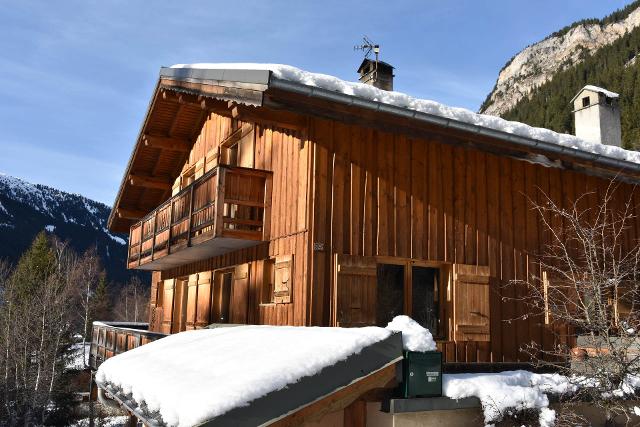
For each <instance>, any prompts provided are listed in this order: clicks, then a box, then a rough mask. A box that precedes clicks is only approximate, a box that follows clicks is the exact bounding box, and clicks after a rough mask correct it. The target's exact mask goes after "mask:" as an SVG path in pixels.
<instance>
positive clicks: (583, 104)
mask: <svg viewBox="0 0 640 427" xmlns="http://www.w3.org/2000/svg"><path fill="white" fill-rule="evenodd" d="M590 103H591V102H590V101H589V97H588V96H585V97H584V98H582V108H584V107H588V106H589V105H590Z"/></svg>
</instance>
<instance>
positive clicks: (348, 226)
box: [309, 119, 640, 362]
mask: <svg viewBox="0 0 640 427" xmlns="http://www.w3.org/2000/svg"><path fill="white" fill-rule="evenodd" d="M309 132H310V133H309V139H310V140H311V141H312V142H313V144H314V148H313V150H314V154H315V156H314V171H313V172H314V174H313V185H314V187H313V206H314V208H313V226H314V229H313V231H312V242H313V244H315V245H316V246H318V247H323V249H322V250H316V251H314V252H313V254H312V257H311V258H312V265H313V271H312V273H311V274H312V277H313V280H312V283H311V295H310V297H311V298H312V304H311V306H310V311H311V313H310V319H311V323H312V324H318V325H327V324H331V320H332V319H334V320H335V316H334V313H332V312H331V310H332V306H331V304H330V303H329V302H330V301H331V300H332V299H331V292H332V281H331V278H332V277H333V276H334V272H333V271H332V269H333V268H334V267H333V263H332V262H331V259H332V258H331V257H332V255H333V254H335V253H338V254H351V255H365V256H371V255H377V256H397V257H406V258H415V259H420V260H428V261H442V262H449V263H461V264H470V265H479V266H488V267H489V271H490V274H491V292H490V301H491V323H490V328H491V340H490V342H488V343H473V342H467V343H463V344H461V347H460V348H457V347H455V344H453V343H442V344H441V347H442V348H443V349H444V350H447V349H448V351H447V353H446V355H447V356H446V357H447V359H450V361H475V360H478V361H494V362H501V361H505V362H518V361H520V362H526V361H527V358H526V357H525V355H523V354H521V353H520V352H519V351H518V347H519V346H520V345H522V344H524V343H528V342H530V341H531V340H534V341H537V342H540V343H543V344H544V345H545V346H551V345H553V342H552V340H553V337H552V334H551V331H550V330H549V329H547V328H546V327H545V326H544V319H543V318H541V317H540V316H526V318H525V316H523V315H524V314H525V313H526V306H525V304H524V303H523V302H514V301H513V300H510V299H509V298H513V297H524V296H525V295H526V288H525V287H524V286H516V287H506V288H505V287H504V286H503V285H505V284H506V283H508V282H509V281H510V280H513V279H522V280H525V279H532V278H533V277H540V275H541V272H540V271H539V267H538V265H537V262H536V259H537V256H539V255H540V253H541V252H542V251H543V250H544V246H545V244H546V243H547V242H549V239H550V235H549V233H548V231H547V230H545V229H544V227H542V225H541V222H540V219H539V218H538V217H537V215H538V214H537V213H536V212H534V211H533V210H532V209H531V208H532V202H541V201H542V197H541V196H542V192H544V193H545V194H547V195H549V196H550V197H551V198H552V199H553V200H554V201H555V202H556V203H558V204H559V206H563V207H569V206H570V204H571V203H573V201H574V200H576V197H580V196H581V195H583V194H585V193H592V194H590V195H589V196H587V197H584V199H583V200H582V204H583V206H584V207H588V206H594V205H595V204H596V203H597V202H598V201H599V200H601V196H602V194H603V193H604V191H605V190H606V188H607V186H608V185H609V182H608V181H607V180H604V179H600V178H597V177H592V176H586V175H583V174H580V173H577V172H574V171H570V170H560V169H557V168H546V167H543V166H540V165H535V164H531V163H527V162H524V161H518V160H515V159H511V158H506V157H498V156H496V155H493V154H489V153H485V152H482V151H479V150H477V149H473V148H472V147H471V145H470V144H466V143H465V142H462V141H455V140H446V139H443V138H444V137H439V136H434V137H433V138H431V139H412V138H408V137H405V136H402V135H394V134H391V133H385V132H380V131H375V130H370V129H363V128H360V127H357V126H350V125H347V124H344V123H338V122H332V121H326V120H320V119H313V120H312V122H311V125H310V129H309ZM629 197H632V198H634V200H635V201H636V202H638V201H640V200H638V195H637V194H633V187H632V186H631V185H628V184H619V185H618V186H617V189H616V191H615V203H617V204H618V205H619V206H621V207H622V206H623V204H624V202H625V201H626V200H627V199H628V198H629ZM633 208H635V209H637V207H636V206H635V205H634V206H633ZM639 226H640V224H637V223H636V224H635V225H634V227H631V229H630V230H629V231H628V232H627V235H626V236H625V237H626V240H627V241H628V244H629V245H631V244H632V242H633V241H634V240H635V239H636V238H637V237H638V231H639V230H638V228H639ZM503 297H506V298H503ZM516 319H517V320H516ZM451 345H454V348H453V349H452V348H450V347H451ZM458 353H460V354H458ZM463 353H464V356H463ZM467 353H469V357H467V356H466V354H467ZM480 356H481V357H480ZM479 357H480V358H479ZM481 359H482V360H481Z"/></svg>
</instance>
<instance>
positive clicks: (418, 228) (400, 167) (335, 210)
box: [92, 63, 640, 364]
mask: <svg viewBox="0 0 640 427" xmlns="http://www.w3.org/2000/svg"><path fill="white" fill-rule="evenodd" d="M370 65H371V64H368V63H363V66H367V67H368V66H370ZM386 65H388V64H385V66H386ZM385 70H386V71H389V73H390V74H391V77H389V75H388V74H389V73H387V74H385V78H392V77H393V75H392V67H390V66H389V68H388V69H387V68H385ZM361 71H362V66H361ZM365 71H366V70H365ZM385 84H392V82H387V83H385ZM618 117H619V116H618ZM618 129H619V127H618ZM602 134H603V135H608V133H607V132H603V133H602ZM575 141H577V140H576V139H575V138H573V139H572V137H569V136H567V135H558V134H555V133H553V132H551V131H543V132H541V131H540V130H534V129H531V128H529V127H527V126H524V125H520V124H514V123H509V122H505V121H503V120H501V119H498V118H494V117H486V116H480V115H476V114H473V113H471V112H468V111H461V110H457V109H451V108H449V107H445V106H442V105H440V104H437V103H433V102H430V101H421V100H415V99H410V98H407V97H405V96H403V95H401V94H395V93H386V92H384V91H379V90H378V89H375V88H369V87H364V88H363V87H359V86H354V85H352V84H349V83H346V82H341V81H339V80H337V79H332V78H330V77H327V76H319V75H313V74H310V73H305V72H302V71H300V70H296V69H293V68H288V67H278V66H259V65H250V64H239V65H232V64H231V65H230V64H227V65H224V64H223V65H208V66H206V65H205V66H192V67H184V68H163V69H162V70H161V72H160V78H159V81H158V84H157V86H156V88H155V91H154V93H153V96H152V99H151V102H150V104H149V108H148V110H147V114H146V117H145V120H144V122H143V125H142V129H141V131H140V135H139V138H138V141H137V142H136V145H135V148H134V150H133V154H132V156H131V159H130V160H129V164H128V165H127V169H126V171H125V175H124V179H123V181H122V184H121V186H120V190H119V192H118V196H117V199H116V202H115V205H114V208H113V211H112V213H111V216H110V218H109V228H110V230H112V231H114V232H127V231H129V232H130V239H129V260H128V263H129V267H130V268H136V269H144V270H151V271H153V275H152V283H151V301H150V304H151V310H150V312H151V318H150V321H149V323H150V330H151V332H153V333H164V334H169V333H176V332H180V331H184V330H189V329H195V328H201V327H204V326H206V325H209V324H212V323H232V324H270V325H308V326H311V325H321V326H365V325H381V326H384V325H386V324H387V322H389V321H390V320H391V319H392V318H393V317H394V316H395V315H398V314H407V315H410V316H412V317H413V318H414V319H415V320H417V321H418V322H419V323H420V324H422V325H423V326H425V327H427V328H428V329H430V330H431V332H432V333H433V335H434V337H436V338H437V340H438V343H439V344H438V345H439V348H440V349H441V350H442V351H443V356H444V360H445V361H446V362H464V363H475V362H491V363H501V362H526V361H527V358H526V356H525V355H524V354H522V353H520V352H519V347H520V346H521V345H523V344H525V343H530V342H531V341H535V342H538V343H541V344H542V345H544V346H546V347H549V346H553V345H554V342H553V340H554V335H553V334H552V333H551V330H550V329H549V328H550V327H551V326H550V325H545V319H544V318H543V317H540V316H526V314H527V312H526V306H525V304H524V303H521V302H518V303H516V302H514V300H513V299H510V298H504V297H515V296H524V292H525V290H526V289H525V287H524V286H523V285H519V286H516V287H515V288H513V287H512V288H510V289H505V288H504V287H503V286H502V285H504V284H506V283H508V282H509V281H511V280H514V279H523V280H524V279H527V278H532V277H534V276H541V272H540V271H538V267H537V263H536V257H537V256H538V255H539V254H540V253H541V252H542V251H543V248H544V245H545V244H546V243H548V242H549V235H548V233H547V232H546V231H545V229H544V228H543V226H542V224H541V222H540V219H539V218H538V217H537V216H536V213H535V212H534V211H533V210H532V209H531V205H530V204H529V203H530V200H533V201H536V200H539V201H540V200H542V198H541V196H542V193H541V191H542V192H544V193H545V194H547V195H549V197H551V198H552V199H553V200H554V201H555V202H556V203H558V204H560V205H561V206H569V204H570V203H572V202H573V201H574V200H576V198H577V197H579V196H582V195H584V194H587V196H586V197H585V198H584V203H585V204H586V205H587V206H588V205H595V204H596V203H597V202H598V201H599V200H600V198H599V195H601V194H602V193H603V192H604V191H605V190H606V189H607V187H608V185H609V181H610V179H612V178H614V177H617V178H618V179H619V180H620V185H619V186H618V187H617V189H616V201H619V202H620V203H622V201H623V200H627V199H628V198H629V197H633V198H634V200H637V197H638V195H637V193H633V190H634V187H633V184H634V183H636V182H638V179H639V178H640V165H639V164H637V163H635V162H632V161H630V160H628V159H632V155H631V154H630V153H628V152H626V151H624V150H622V149H615V150H617V151H615V150H614V151H613V152H611V151H610V152H607V153H608V154H606V155H599V154H594V152H604V151H602V150H600V149H599V148H598V147H596V148H595V149H593V150H589V144H584V143H582V142H580V141H578V142H575ZM601 142H604V143H606V142H607V141H601ZM576 147H578V148H576ZM612 153H613V154H612ZM639 213H640V212H639ZM638 234H640V223H638V224H636V225H635V228H632V229H631V230H630V231H629V236H628V237H629V239H628V243H629V244H631V241H632V240H634V239H636V238H637V237H640V236H638ZM516 318H517V320H515V319H516ZM151 332H149V333H147V332H145V333H144V334H147V335H148V334H150V333H151ZM103 333H105V332H103ZM106 334H107V335H106V338H105V335H101V338H99V339H100V340H101V342H102V345H100V346H95V345H94V351H93V352H92V358H93V361H94V363H95V364H99V362H100V361H101V360H102V359H104V358H106V357H109V356H110V355H112V354H114V353H117V352H119V351H122V350H125V349H126V348H130V346H129V345H128V344H127V343H129V342H130V339H131V340H132V339H133V338H126V339H125V338H122V339H121V340H119V339H117V338H116V336H117V334H115V333H114V332H113V331H112V332H111V334H112V335H108V334H109V332H106ZM144 334H143V335H144ZM109 336H110V337H111V338H109ZM109 339H110V340H111V341H109ZM144 339H146V338H144ZM144 339H143V338H141V341H138V342H135V343H133V344H132V345H133V346H135V345H139V344H140V343H142V342H144ZM97 340H98V336H97V335H96V341H97ZM105 342H110V343H113V348H111V347H110V345H106V350H105V345H104V343H105ZM116 346H117V347H118V348H117V349H116ZM98 348H100V349H101V350H100V351H102V353H101V354H100V353H98V352H97V351H98V350H97V349H98Z"/></svg>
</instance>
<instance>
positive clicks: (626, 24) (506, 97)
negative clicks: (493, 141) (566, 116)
mask: <svg viewBox="0 0 640 427" xmlns="http://www.w3.org/2000/svg"><path fill="white" fill-rule="evenodd" d="M639 26H640V1H634V2H633V3H630V4H629V5H627V6H626V7H624V8H622V9H619V10H617V11H615V12H613V13H611V14H610V15H608V16H606V17H604V18H602V19H583V20H580V21H577V22H574V23H572V24H570V25H568V26H566V27H564V28H562V29H560V30H558V31H556V32H554V33H552V34H550V35H549V36H547V37H545V38H544V39H543V40H541V41H539V42H537V43H534V44H532V45H529V46H527V47H525V48H524V49H523V50H521V51H520V52H518V53H517V54H516V55H514V56H513V57H512V58H511V59H510V60H509V61H507V62H506V64H505V65H504V66H503V67H502V69H501V70H500V72H499V74H498V78H497V80H496V83H495V85H494V88H493V89H492V91H491V92H490V93H489V94H488V95H487V98H486V99H485V101H484V102H483V103H482V105H481V106H480V109H479V112H481V113H484V114H491V115H497V116H503V115H504V114H505V113H506V112H508V111H509V110H511V109H513V108H514V107H515V105H516V104H518V102H520V101H521V100H522V99H525V98H527V97H529V96H530V94H531V93H532V92H533V91H534V90H535V89H536V88H538V87H540V86H542V85H544V84H545V83H546V82H548V81H549V80H550V79H551V78H552V77H553V76H554V75H555V74H557V73H558V72H560V71H563V70H566V69H568V68H571V67H573V66H575V65H577V64H579V63H581V62H583V61H584V59H585V58H586V57H588V56H589V55H592V54H594V53H595V52H597V51H598V50H599V49H601V48H603V47H604V46H607V45H610V44H612V43H614V42H615V41H616V40H618V39H620V38H621V37H624V36H625V35H627V34H628V33H629V32H631V31H633V30H634V29H635V28H638V27H639Z"/></svg>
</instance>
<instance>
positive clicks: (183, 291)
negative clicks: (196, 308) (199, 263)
mask: <svg viewBox="0 0 640 427" xmlns="http://www.w3.org/2000/svg"><path fill="white" fill-rule="evenodd" d="M187 285H188V278H184V279H176V280H175V290H174V295H173V316H172V319H171V333H172V334H175V333H178V332H182V331H184V330H186V321H187Z"/></svg>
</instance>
